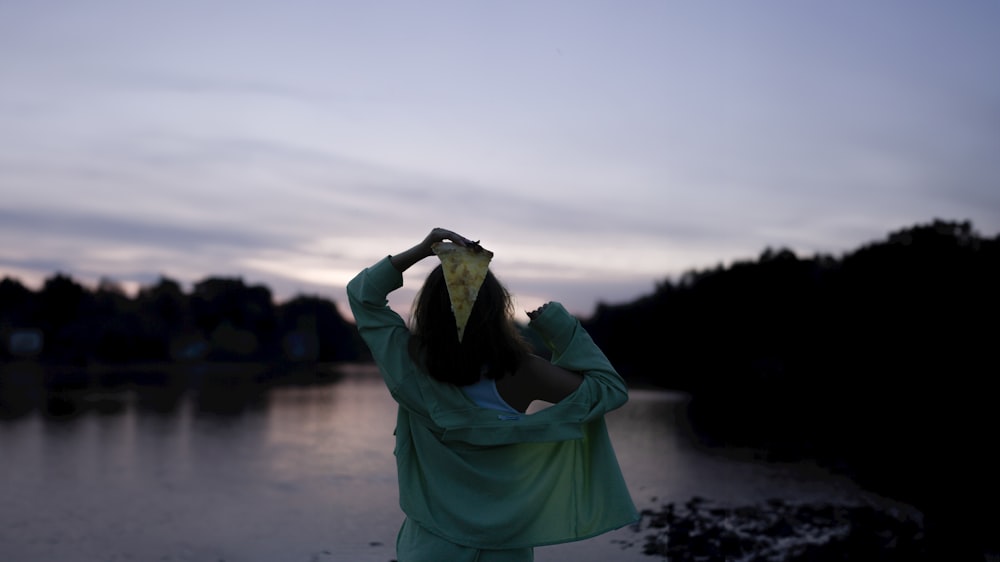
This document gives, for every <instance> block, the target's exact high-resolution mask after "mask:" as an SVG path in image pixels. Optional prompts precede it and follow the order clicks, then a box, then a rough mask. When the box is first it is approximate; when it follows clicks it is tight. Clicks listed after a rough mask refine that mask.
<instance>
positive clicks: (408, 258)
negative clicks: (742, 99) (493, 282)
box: [389, 228, 475, 272]
mask: <svg viewBox="0 0 1000 562" xmlns="http://www.w3.org/2000/svg"><path fill="white" fill-rule="evenodd" d="M445 240H448V241H451V242H454V243H455V244H458V245H459V246H471V245H473V244H475V242H473V241H472V240H469V239H468V238H466V237H464V236H462V235H461V234H458V233H457V232H453V231H451V230H448V229H447V228H435V229H432V230H431V231H430V233H429V234H428V235H427V236H425V237H424V239H423V240H421V241H420V243H419V244H417V245H416V246H413V247H412V248H410V249H409V250H406V251H405V252H400V253H398V254H394V255H392V256H391V257H390V258H389V259H390V261H391V262H392V265H393V267H395V268H396V269H397V270H399V271H401V272H402V271H406V270H407V269H409V268H410V266H412V265H413V264H415V263H417V262H418V261H420V260H422V259H424V258H426V257H429V256H431V255H433V254H434V250H433V249H432V246H433V245H434V244H436V243H438V242H444V241H445Z"/></svg>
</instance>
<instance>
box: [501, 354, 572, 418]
mask: <svg viewBox="0 0 1000 562" xmlns="http://www.w3.org/2000/svg"><path fill="white" fill-rule="evenodd" d="M582 382H583V375H581V374H580V373H575V372H573V371H569V370H566V369H563V368H562V367H559V366H556V365H553V364H552V363H550V362H549V361H547V360H546V359H544V358H542V357H539V356H538V355H535V354H529V355H528V356H527V357H525V359H524V361H522V362H521V365H520V367H518V369H517V371H515V372H514V373H513V376H506V377H503V378H501V379H499V380H497V390H498V391H499V392H500V395H501V396H503V398H504V400H506V401H507V402H508V403H509V404H511V405H512V406H514V407H515V408H518V409H521V406H524V408H527V407H528V405H530V404H531V402H533V401H535V400H543V401H545V402H550V403H553V404H554V403H556V402H559V401H560V400H562V399H563V398H565V397H567V396H569V395H570V394H572V393H573V392H574V391H575V390H576V389H577V388H579V386H580V384H581V383H582ZM522 411H523V410H522Z"/></svg>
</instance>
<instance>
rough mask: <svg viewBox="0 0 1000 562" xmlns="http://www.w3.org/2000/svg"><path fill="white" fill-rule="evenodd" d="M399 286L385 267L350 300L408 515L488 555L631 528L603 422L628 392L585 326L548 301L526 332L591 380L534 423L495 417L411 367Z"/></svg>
mask: <svg viewBox="0 0 1000 562" xmlns="http://www.w3.org/2000/svg"><path fill="white" fill-rule="evenodd" d="M402 285H403V276H402V274H401V273H400V272H399V271H398V270H396V268H395V267H393V265H392V264H391V263H390V261H389V258H388V257H386V258H383V259H382V260H380V261H379V262H378V263H376V264H375V265H373V266H371V267H369V268H367V269H365V270H364V271H362V272H361V273H359V274H358V275H357V276H356V277H355V278H354V279H352V280H351V282H350V283H349V284H348V286H347V295H348V300H349V302H350V305H351V310H352V311H353V313H354V318H355V321H356V322H357V326H358V329H359V331H360V333H361V336H362V338H363V339H364V341H365V343H366V344H367V345H368V347H369V349H370V350H371V352H372V355H373V356H374V359H375V362H376V363H377V364H378V367H379V370H380V371H381V373H382V377H383V379H384V380H385V384H386V386H387V387H388V389H389V392H390V393H391V394H392V397H393V398H394V399H395V400H396V402H397V403H398V405H399V408H398V414H397V418H396V447H395V456H396V467H397V472H398V478H399V500H400V507H401V508H402V510H403V512H404V513H405V514H406V516H407V517H408V518H410V519H412V520H413V521H415V522H416V523H418V524H419V525H421V526H422V527H424V528H425V529H427V530H428V531H430V532H432V533H434V534H437V535H439V536H441V537H443V538H445V539H447V540H449V541H451V542H454V543H456V544H460V545H464V546H469V547H473V548H481V549H501V548H522V547H532V546H541V545H546V544H555V543H561V542H567V541H574V540H580V539H585V538H588V537H592V536H595V535H599V534H601V533H604V532H607V531H610V530H613V529H617V528H619V527H622V526H624V525H627V524H630V523H633V522H635V521H636V520H637V519H638V513H637V512H636V509H635V505H634V504H633V502H632V498H631V496H630V495H629V491H628V488H627V487H626V485H625V480H624V478H623V477H622V473H621V469H620V467H619V465H618V460H617V458H616V456H615V452H614V449H613V448H612V445H611V440H610V438H609V437H608V430H607V426H606V425H605V421H604V414H606V413H607V412H609V411H611V410H614V409H615V408H618V407H619V406H621V405H622V404H624V403H625V402H626V401H627V400H628V389H627V387H626V386H625V382H624V381H623V380H622V378H621V377H620V376H619V375H618V373H617V372H615V370H614V368H613V367H612V366H611V363H610V362H609V361H608V359H607V358H606V357H605V356H604V353H602V352H601V350H600V349H599V348H598V347H597V345H596V344H594V342H593V340H591V338H590V336H589V335H588V334H587V332H586V331H585V330H584V329H583V327H582V326H581V325H580V322H579V321H578V320H577V319H576V318H574V317H573V316H571V315H570V314H569V313H568V312H567V311H566V309H565V308H564V307H563V306H562V305H561V304H559V303H551V304H550V305H549V306H547V307H546V308H545V309H544V310H543V311H542V313H541V314H540V315H539V316H538V317H537V318H535V319H534V320H533V321H532V322H531V323H530V324H529V327H531V328H532V329H534V330H535V331H537V332H538V333H539V334H540V335H541V336H542V338H543V340H544V341H545V342H546V343H547V345H548V346H549V348H550V349H551V351H552V362H553V363H554V364H556V365H559V366H560V367H563V368H566V369H569V370H572V371H578V372H581V373H583V374H584V380H583V384H581V385H580V387H579V388H578V389H577V390H576V391H574V392H573V393H572V394H571V395H570V396H568V397H566V398H565V399H563V400H562V401H560V402H559V403H557V404H554V405H552V406H550V407H548V408H545V409H543V410H541V411H538V412H535V413H533V414H530V415H529V414H522V415H516V414H509V413H505V412H500V411H496V410H489V409H486V408H482V407H480V406H477V405H476V404H475V403H473V402H472V401H471V400H470V399H469V398H467V397H466V395H465V393H463V392H462V390H461V388H459V387H457V386H455V385H451V384H448V383H443V382H439V381H437V380H435V379H434V378H432V377H430V376H429V375H427V373H425V372H424V371H423V370H422V368H421V367H420V366H419V365H418V364H417V363H415V362H414V361H413V360H412V359H411V358H410V355H409V352H408V342H409V339H410V332H409V330H408V329H407V327H406V324H405V322H404V321H403V319H402V318H401V317H400V316H399V315H398V314H397V313H395V312H394V311H393V310H392V309H391V308H389V306H388V301H387V300H386V296H387V295H388V294H389V293H390V292H391V291H394V290H396V289H398V288H400V287H401V286H402Z"/></svg>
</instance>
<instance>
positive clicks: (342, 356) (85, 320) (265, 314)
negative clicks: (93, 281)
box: [0, 273, 364, 366]
mask: <svg viewBox="0 0 1000 562" xmlns="http://www.w3.org/2000/svg"><path fill="white" fill-rule="evenodd" d="M0 337H2V340H3V342H4V345H2V346H0V347H2V349H0V359H7V360H10V359H18V358H19V357H30V358H32V359H34V360H37V361H39V362H42V363H57V364H72V365H78V366H84V365H90V364H94V363H101V364H106V363H131V362H164V361H267V362H284V361H291V362H304V361H313V362H339V361H355V360H358V359H360V358H363V356H362V350H363V349H364V348H363V346H362V344H361V342H360V339H359V338H358V337H357V330H356V329H355V327H354V325H353V324H352V323H349V322H347V321H346V320H345V319H344V318H343V317H342V316H341V314H340V313H339V311H338V310H337V307H336V305H335V303H334V302H332V301H330V300H327V299H324V298H321V297H315V296H297V297H295V298H294V299H292V300H290V301H288V302H285V303H283V304H276V303H275V301H274V299H273V298H272V295H271V291H270V290H269V289H268V288H266V287H264V286H260V285H254V286H250V285H247V284H245V283H244V282H243V280H242V279H233V278H219V277H212V278H208V279H205V280H203V281H201V282H198V283H196V284H195V285H194V286H193V289H192V291H191V292H190V293H185V292H184V291H183V290H182V288H181V286H180V285H179V284H178V283H177V282H176V281H173V280H171V279H166V278H162V279H160V281H159V282H158V283H157V284H155V285H153V286H150V287H144V288H142V289H140V290H139V292H138V294H137V295H136V296H135V297H134V298H130V297H129V296H127V295H126V294H125V292H124V291H123V290H122V289H121V287H120V286H118V285H117V284H116V283H114V282H111V281H106V280H105V281H101V282H100V283H99V284H98V286H97V288H96V289H95V290H90V289H88V288H86V287H84V286H83V285H81V284H80V283H78V282H76V281H74V280H73V279H72V278H70V277H69V276H67V275H64V274H61V273H57V274H55V275H53V276H52V277H50V278H48V279H46V280H45V282H44V284H43V286H42V287H41V289H40V290H39V291H37V292H35V291H31V290H30V289H28V288H26V287H24V286H23V285H22V284H21V283H20V282H19V281H17V280H14V279H11V278H5V279H3V280H2V281H0Z"/></svg>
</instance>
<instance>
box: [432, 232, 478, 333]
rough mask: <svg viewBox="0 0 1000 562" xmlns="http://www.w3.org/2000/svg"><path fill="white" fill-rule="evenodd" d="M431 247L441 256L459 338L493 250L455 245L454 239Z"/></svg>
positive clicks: (463, 331) (470, 312)
mask: <svg viewBox="0 0 1000 562" xmlns="http://www.w3.org/2000/svg"><path fill="white" fill-rule="evenodd" d="M431 250H433V251H434V253H435V254H437V256H438V258H440V259H441V265H442V268H443V269H444V282H445V285H447V287H448V298H450V299H451V310H452V312H454V313H455V324H456V327H457V328H458V341H462V336H463V335H465V325H466V324H467V323H468V321H469V315H470V314H472V307H473V305H475V304H476V297H478V296H479V288H480V287H482V286H483V281H485V280H486V272H487V271H488V270H489V267H490V260H492V259H493V252H491V251H489V250H486V249H484V248H483V247H482V246H479V245H478V244H475V245H472V246H459V245H458V244H455V243H454V242H438V243H436V244H434V245H432V246H431Z"/></svg>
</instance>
